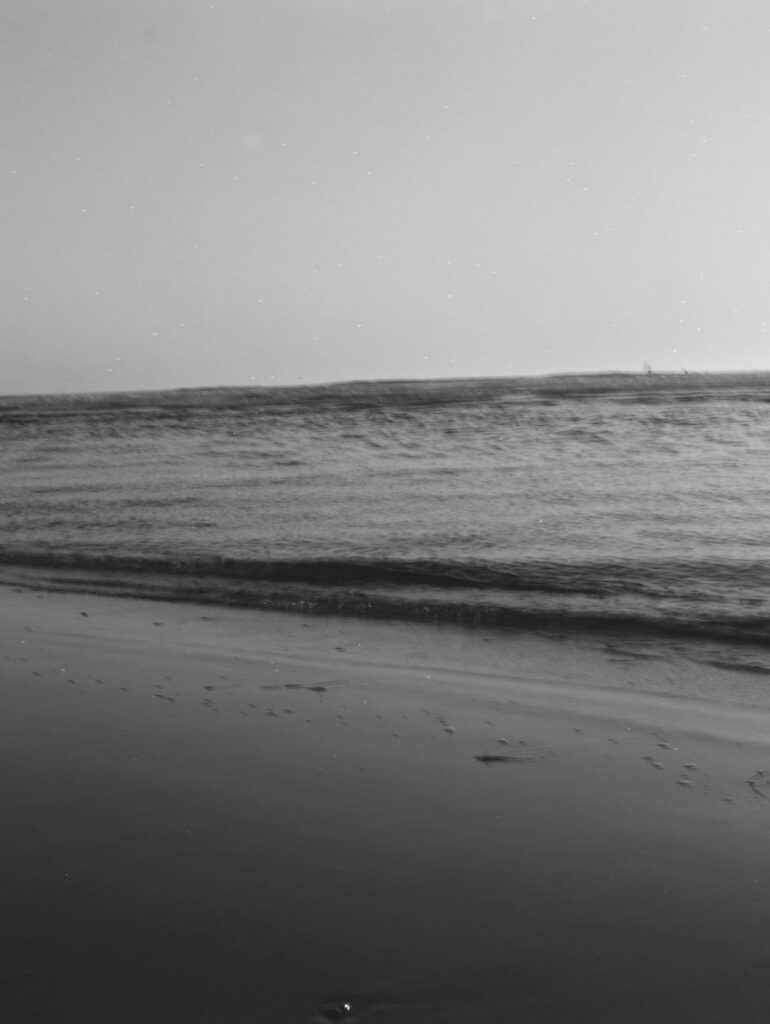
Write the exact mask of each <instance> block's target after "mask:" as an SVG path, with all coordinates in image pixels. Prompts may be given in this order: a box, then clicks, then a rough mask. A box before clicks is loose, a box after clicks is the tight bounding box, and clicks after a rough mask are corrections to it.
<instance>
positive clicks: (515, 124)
mask: <svg viewBox="0 0 770 1024" xmlns="http://www.w3.org/2000/svg"><path fill="white" fill-rule="evenodd" d="M769 48H770V5H768V4H767V3H766V0H644V2H643V3H640V2H638V0H497V2H493V0H489V2H485V0H213V2H212V0H131V3H126V2H125V0H59V2H56V3H51V2H50V0H3V4H2V7H1V8H0V79H1V80H2V90H3V95H4V97H5V103H4V108H5V109H4V117H3V146H2V152H1V153H0V174H1V175H2V181H3V188H2V189H0V217H2V232H0V259H1V260H2V274H0V310H1V311H2V318H1V319H0V393H4V394H24V393H36V392H37V393H46V392H69V391H105V390H126V389H144V388H171V387H195V386H217V385H249V384H258V385H265V384H302V383H316V382H323V381H338V380H352V379H378V378H379V379H382V378H386V379H392V378H423V377H467V376H471V377H474V376H498V375H502V376H509V375H514V376H515V375H528V374H541V373H560V372H593V371H601V370H629V371H641V370H642V369H643V367H644V364H650V366H651V367H652V368H653V370H657V371H664V370H677V371H678V370H681V369H682V368H686V369H688V370H691V371H696V370H741V369H746V370H748V369H759V368H767V367H768V366H770V358H769V356H770V341H769V337H770V331H769V330H768V322H770V287H768V285H769V284H770V187H769V186H768V180H770V178H769V175H768V172H769V170H770V61H768V59H767V54H768V52H769Z"/></svg>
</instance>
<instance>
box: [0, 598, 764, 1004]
mask: <svg viewBox="0 0 770 1024" xmlns="http://www.w3.org/2000/svg"><path fill="white" fill-rule="evenodd" d="M0 607H1V608H2V615H0V634H1V636H2V643H1V645H0V651H1V652H2V658H3V660H2V680H3V707H4V714H3V716H2V720H1V722H0V730H2V743H1V744H0V750H1V751H2V761H3V764H2V780H3V804H4V815H3V817H4V820H5V823H6V829H5V839H4V842H3V844H2V862H3V889H4V899H3V904H4V917H5V927H4V929H3V947H4V948H3V964H4V974H5V977H6V987H5V993H6V994H5V996H4V1011H5V1018H6V1019H8V1020H10V1021H19V1022H22V1021H46V1022H47V1021H64V1020H78V1021H84V1022H88V1021H97V1020H98V1021H102V1020H110V1021H115V1022H123V1021H126V1022H128V1021H136V1020H143V1021H148V1022H158V1024H160V1022H164V1024H165V1022H176V1021H179V1022H182V1021H184V1022H188V1024H190V1022H198V1021H201V1022H203V1021H218V1022H229V1021H232V1022H244V1024H245V1022H257V1021H259V1022H262V1021H264V1022H270V1024H289V1022H296V1021H299V1022H303V1021H312V1020H322V1021H323V1020H331V1019H346V1018H348V1019H352V1020H373V1021H382V1022H383V1024H389V1022H396V1021H403V1022H411V1021H421V1022H433V1021H447V1022H449V1021H458V1022H466V1021H468V1022H470V1021H482V1020H484V1021H486V1020H490V1021H492V1020H494V1021H498V1020H510V1021H527V1022H529V1021H531V1022H535V1021H537V1022H551V1021H553V1022H557V1021H559V1022H560V1021H581V1022H582V1021H586V1022H588V1021H592V1022H600V1021H607V1022H610V1021H612V1022H617V1021H629V1022H631V1021H633V1022H642V1021H644V1022H648V1021H677V1022H689V1021H692V1022H696V1021H697V1022H698V1024H704V1022H711V1021H713V1022H717V1021H720V1022H722V1021H724V1020H728V1019H730V1020H740V1021H742V1022H744V1024H745V1022H753V1021H757V1022H759V1021H764V1020H766V1017H767V1004H768V993H767V989H768V984H767V965H768V958H770V942H769V941H768V932H767V920H768V912H769V911H770V894H769V890H768V869H767V857H766V849H767V842H768V839H770V799H768V797H770V785H768V784H767V782H766V779H767V780H770V774H767V775H766V774H765V773H768V772H769V771H770V744H769V743H768V737H770V702H768V700H767V697H766V696H765V694H764V692H763V685H764V682H765V679H764V677H763V676H762V674H761V673H753V672H751V671H746V670H745V669H744V670H743V671H738V670H737V669H733V670H727V669H724V668H719V667H717V666H714V665H707V664H705V663H704V662H702V661H698V660H697V659H693V658H686V657H684V656H678V655H677V654H676V653H675V652H672V651H671V650H669V651H668V652H667V653H666V655H665V656H661V657H659V658H658V657H655V656H654V653H653V654H651V650H650V645H649V643H648V644H647V646H646V647H645V648H644V650H642V648H641V647H635V646H634V644H633V643H625V644H624V643H620V642H615V643H610V642H605V641H600V640H598V639H597V638H593V639H585V640H580V639H579V638H571V639H570V638H564V637H562V638H561V639H559V638H554V637H548V636H542V635H534V634H528V633H524V632H519V633H516V632H508V633H504V632H497V633H495V632H493V631H488V630H482V629H473V628H461V627H459V626H453V625H437V624H422V623H399V622H373V621H365V620H360V619H344V618H333V617H313V616H301V615H296V614H288V613H282V612H265V611H261V610H260V611H257V610H249V609H228V608H224V607H216V606H208V605H204V604H182V603H173V602H161V601H142V600H135V599H128V598H113V597H99V596H96V595H92V594H87V593H54V592H50V591H42V590H36V589H35V588H34V587H33V586H31V585H30V586H28V587H18V588H12V587H7V586H6V587H2V588H0ZM348 1005H349V1007H350V1011H349V1012H348V1010H347V1006H348Z"/></svg>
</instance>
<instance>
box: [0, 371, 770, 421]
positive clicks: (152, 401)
mask: <svg viewBox="0 0 770 1024" xmlns="http://www.w3.org/2000/svg"><path fill="white" fill-rule="evenodd" d="M719 392H729V393H730V397H731V398H734V399H736V398H743V399H744V400H754V401H770V370H740V371H708V372H706V371H704V372H699V371H696V370H681V371H678V372H677V371H661V372H656V371H651V370H648V369H642V370H638V371H631V370H625V371H619V370H602V371H597V372H595V373H552V374H547V375H533V376H522V377H439V378H394V379H387V380H385V379H378V380H349V381H335V382H331V383H325V384H264V385H256V384H254V385H237V384H229V385H221V386H204V387H180V388H159V389H152V390H147V391H94V392H71V393H69V392H59V393H53V392H52V393H44V394H22V395H0V415H2V414H3V413H5V412H8V411H11V410H12V409H14V408H22V407H24V408H29V407H30V406H32V405H38V406H44V405H45V406H49V407H57V408H63V407H66V406H69V405H72V406H78V407H82V406H84V405H90V406H92V407H94V408H105V407H114V408H121V409H125V408H128V407H132V406H135V407H142V406H156V405H164V406H166V405H167V406H169V407H173V406H183V405H188V404H194V405H198V404H201V405H206V404H211V405H214V406H220V407H227V406H231V405H234V406H239V405H243V404H247V403H248V404H251V403H256V404H259V405H262V406H283V405H288V404H293V403H296V401H297V399H298V398H304V399H307V401H308V402H309V403H310V404H326V403H331V404H335V403H340V404H343V405H346V406H355V405H371V404H375V405H380V404H387V403H388V402H393V403H394V404H400V403H403V404H406V405H410V404H416V405H423V404H432V403H448V402H463V401H465V402H473V401H482V400H483V401H489V400H496V399H497V400H500V401H517V400H518V401H522V400H529V401H532V400H535V401H537V400H540V401H548V400H558V399H569V398H572V399H580V398H586V399H588V398H601V397H606V398H612V397H615V398H617V399H622V398H623V397H624V396H628V397H635V398H637V399H638V398H639V397H640V396H641V395H645V394H648V395H650V396H652V395H656V396H660V397H661V398H662V397H664V396H668V397H669V398H672V397H674V396H676V395H679V396H681V398H682V399H683V400H686V399H687V397H688V396H689V397H691V398H695V397H698V396H700V397H706V396H707V395H708V396H710V397H712V398H713V397H717V396H718V394H719Z"/></svg>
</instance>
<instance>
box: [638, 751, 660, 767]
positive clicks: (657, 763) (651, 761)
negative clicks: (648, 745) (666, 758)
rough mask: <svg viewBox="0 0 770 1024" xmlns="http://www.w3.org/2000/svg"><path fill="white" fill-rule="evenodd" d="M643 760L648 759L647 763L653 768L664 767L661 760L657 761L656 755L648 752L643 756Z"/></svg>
mask: <svg viewBox="0 0 770 1024" xmlns="http://www.w3.org/2000/svg"><path fill="white" fill-rule="evenodd" d="M642 760H643V761H646V762H647V764H648V765H650V767H651V768H662V767H663V765H662V764H661V762H660V761H656V760H655V758H654V757H650V755H649V754H646V755H645V756H644V757H643V758H642Z"/></svg>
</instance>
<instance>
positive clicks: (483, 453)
mask: <svg viewBox="0 0 770 1024" xmlns="http://www.w3.org/2000/svg"><path fill="white" fill-rule="evenodd" d="M769 452H770V373H755V374H662V375H660V374H645V375H642V374H595V375H564V376H551V377H540V378H512V379H483V380H457V381H452V380H435V381H403V382H400V381H396V382H361V383H348V384H334V385H324V386H321V385H319V386H309V387H285V388H205V389H192V390H178V391H165V392H135V393H116V394H91V395H56V396H51V395H48V396H24V397H7V398H0V473H1V477H0V478H1V479H2V490H1V491H0V581H5V582H15V583H18V582H19V580H27V581H28V580H29V579H30V574H31V578H32V579H33V580H35V581H36V582H37V585H41V586H48V587H54V588H64V589H71V590H76V589H86V590H90V591H94V592H97V593H109V594H130V595H134V596H146V597H163V598H171V599H181V600H190V601H206V602H212V603H226V604H231V605H242V606H252V607H261V608H276V609H287V610H297V611H302V612H309V613H316V614H324V613H326V614H343V615H356V616H376V617H396V618H403V619H422V620H439V621H442V620H451V621H456V622H460V623H465V624H468V625H476V624H483V625H485V626H490V627H493V628H496V629H508V630H510V629H516V628H525V629H544V630H547V631H551V632H552V633H554V632H555V633H569V634H574V633H576V632H585V631H594V632H596V631H600V632H605V633H606V632H607V631H610V632H612V633H614V634H622V635H627V636H631V635H633V636H639V637H644V636H646V637H653V638H668V639H669V640H670V639H671V638H679V639H681V640H684V641H687V640H698V639H699V640H707V641H709V642H710V643H713V644H725V645H728V646H730V645H733V646H734V645H736V644H743V645H747V644H748V645H751V646H752V647H753V648H756V649H758V648H762V647H770V618H769V615H770V602H769V600H768V598H769V593H770V587H769V585H770V473H769V472H768V469H770V463H769V459H768V453H769ZM746 664H747V666H748V667H749V669H751V667H752V666H755V667H756V668H757V670H758V671H760V670H762V671H764V670H765V667H764V663H762V664H760V663H757V662H756V661H755V660H750V661H748V662H747V663H746Z"/></svg>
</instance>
